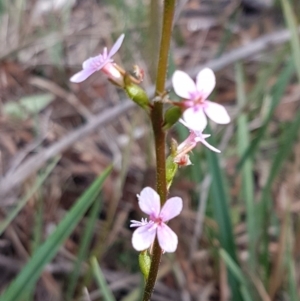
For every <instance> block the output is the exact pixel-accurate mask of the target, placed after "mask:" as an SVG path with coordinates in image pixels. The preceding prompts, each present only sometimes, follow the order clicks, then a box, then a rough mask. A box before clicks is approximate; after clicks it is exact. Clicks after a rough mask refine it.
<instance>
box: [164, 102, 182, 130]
mask: <svg viewBox="0 0 300 301" xmlns="http://www.w3.org/2000/svg"><path fill="white" fill-rule="evenodd" d="M181 113H182V111H181V108H180V107H177V106H176V107H171V108H169V109H168V110H167V111H166V112H165V119H164V130H168V129H169V128H171V127H172V126H173V125H174V124H175V123H176V122H177V121H178V120H179V118H180V117H181Z"/></svg>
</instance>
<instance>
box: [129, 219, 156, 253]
mask: <svg viewBox="0 0 300 301" xmlns="http://www.w3.org/2000/svg"><path fill="white" fill-rule="evenodd" d="M155 234H156V229H155V228H154V227H153V225H152V224H147V225H144V226H141V227H139V228H137V229H136V230H135V231H134V232H133V235H132V239H131V242H132V246H133V248H134V249H135V250H137V251H143V250H146V249H148V248H149V247H150V246H151V244H152V243H153V242H154V239H155Z"/></svg>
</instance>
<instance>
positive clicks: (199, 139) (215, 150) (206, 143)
mask: <svg viewBox="0 0 300 301" xmlns="http://www.w3.org/2000/svg"><path fill="white" fill-rule="evenodd" d="M195 140H196V141H199V142H201V143H202V144H204V145H205V146H206V147H207V148H209V149H210V150H212V151H213V152H216V153H220V152H221V151H220V150H218V149H217V148H215V147H213V146H212V145H210V144H209V143H208V142H207V141H206V140H205V139H201V138H196V139H195Z"/></svg>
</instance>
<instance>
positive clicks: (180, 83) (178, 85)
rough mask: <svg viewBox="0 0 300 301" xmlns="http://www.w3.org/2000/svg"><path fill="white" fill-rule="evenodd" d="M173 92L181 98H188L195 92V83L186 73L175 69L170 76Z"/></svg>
mask: <svg viewBox="0 0 300 301" xmlns="http://www.w3.org/2000/svg"><path fill="white" fill-rule="evenodd" d="M172 83H173V88H174V90H175V93H176V94H177V95H179V96H180V97H182V98H185V99H189V98H190V97H191V94H192V93H194V92H196V85H195V83H194V81H193V80H192V79H191V78H190V76H189V75H188V74H186V73H185V72H183V71H179V70H177V71H175V73H174V74H173V77H172Z"/></svg>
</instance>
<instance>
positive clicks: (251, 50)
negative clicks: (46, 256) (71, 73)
mask: <svg viewBox="0 0 300 301" xmlns="http://www.w3.org/2000/svg"><path fill="white" fill-rule="evenodd" d="M298 30H300V28H298ZM289 39H290V32H289V31H288V30H281V31H277V32H274V33H272V34H269V35H265V36H263V37H261V38H258V39H256V40H254V41H252V42H251V43H249V44H247V45H245V46H242V47H239V48H237V49H235V50H232V51H230V52H229V53H227V54H224V55H223V56H221V57H219V58H217V59H215V60H212V61H210V62H208V63H206V64H204V65H200V66H197V67H195V68H192V69H190V70H188V73H189V74H190V75H191V76H192V77H194V76H196V74H197V73H198V72H199V70H201V69H202V68H204V67H209V68H211V69H213V70H214V71H218V70H220V69H222V68H224V67H227V66H229V65H230V64H232V63H234V62H236V61H239V60H243V59H246V58H249V57H251V56H253V55H256V54H257V53H260V52H262V51H264V50H266V49H268V48H270V49H272V48H273V47H274V46H276V45H280V44H283V43H285V42H287V41H288V40H289ZM170 86H171V81H170V80H168V81H167V87H168V88H170ZM147 92H148V94H153V93H154V88H153V87H150V88H149V89H148V90H147ZM121 103H122V104H120V105H118V106H116V107H114V108H112V109H108V110H105V111H104V112H102V113H100V114H98V115H95V117H93V118H91V119H90V120H89V122H88V123H87V124H85V125H84V126H82V127H80V128H78V129H75V130H74V131H72V132H71V133H70V134H68V135H67V136H65V137H63V138H62V139H61V140H59V141H57V142H56V143H54V144H53V145H51V146H50V147H48V148H44V149H41V151H40V152H39V153H38V154H36V155H33V156H32V157H31V158H29V159H27V160H26V161H25V162H24V163H23V164H22V165H21V166H19V168H18V169H16V171H15V172H14V173H13V174H11V175H9V176H5V177H4V178H3V179H2V180H1V181H0V198H1V197H4V196H5V195H7V193H8V192H10V191H11V190H12V189H13V188H15V187H16V186H17V185H19V184H20V183H22V182H23V181H24V180H25V179H26V178H27V177H28V176H30V175H31V174H32V173H34V172H36V171H37V170H38V169H39V168H41V167H42V166H43V165H44V164H45V162H46V161H47V160H49V159H51V158H52V157H54V156H56V155H57V154H59V153H61V152H62V151H64V150H65V149H67V148H68V147H70V145H72V144H74V143H75V142H76V141H78V140H79V139H81V138H83V137H86V136H87V135H88V134H90V133H91V132H93V131H94V130H95V129H96V128H97V127H99V126H100V125H104V124H107V123H108V122H109V121H112V120H115V119H116V118H117V117H118V116H119V115H121V114H123V113H124V112H126V111H128V110H129V109H131V108H132V107H134V103H133V102H132V101H130V100H124V101H122V102H121Z"/></svg>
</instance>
